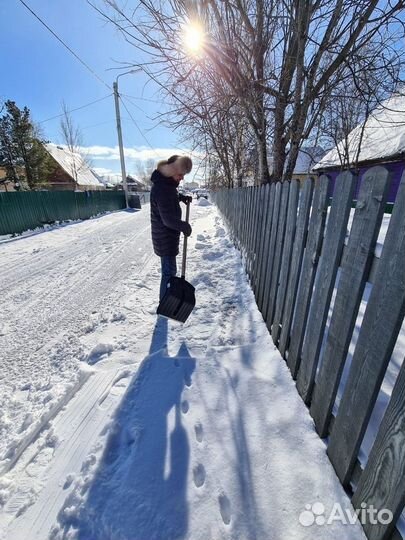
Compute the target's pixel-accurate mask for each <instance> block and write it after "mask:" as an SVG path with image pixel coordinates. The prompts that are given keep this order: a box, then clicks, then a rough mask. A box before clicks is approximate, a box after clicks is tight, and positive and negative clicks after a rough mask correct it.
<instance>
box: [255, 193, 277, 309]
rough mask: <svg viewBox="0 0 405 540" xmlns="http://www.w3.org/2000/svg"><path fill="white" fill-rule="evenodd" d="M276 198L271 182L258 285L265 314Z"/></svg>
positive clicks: (258, 302)
mask: <svg viewBox="0 0 405 540" xmlns="http://www.w3.org/2000/svg"><path fill="white" fill-rule="evenodd" d="M275 200H276V184H271V186H270V193H269V200H268V210H267V220H266V231H265V238H264V249H263V258H262V263H261V268H260V280H259V285H258V299H257V306H258V308H259V311H260V312H261V313H262V314H263V308H264V298H265V296H264V292H265V288H266V279H267V274H268V266H269V250H270V242H271V231H272V229H273V224H274V219H273V216H274V203H275Z"/></svg>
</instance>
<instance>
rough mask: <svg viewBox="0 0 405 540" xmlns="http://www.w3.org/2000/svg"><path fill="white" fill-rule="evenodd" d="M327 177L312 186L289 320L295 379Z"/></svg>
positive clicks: (323, 214) (318, 248) (319, 242)
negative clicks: (299, 269)
mask: <svg viewBox="0 0 405 540" xmlns="http://www.w3.org/2000/svg"><path fill="white" fill-rule="evenodd" d="M328 187H329V177H328V176H326V175H322V176H321V177H320V178H319V179H318V181H317V182H316V185H315V191H314V198H313V204H312V213H311V218H310V222H309V229H308V240H307V244H306V247H305V253H304V259H303V263H302V274H301V279H300V283H299V287H298V294H297V300H296V309H295V314H294V318H293V323H292V328H291V335H290V346H289V349H288V356H287V365H288V367H289V368H290V370H291V373H292V376H293V377H294V378H295V377H296V375H297V371H298V368H299V364H300V360H301V348H302V342H303V340H304V332H305V327H306V323H307V317H308V311H309V305H310V301H311V297H312V288H313V284H314V279H315V272H316V268H317V265H318V259H319V254H320V251H321V247H322V238H323V231H324V227H325V219H326V212H327V200H328Z"/></svg>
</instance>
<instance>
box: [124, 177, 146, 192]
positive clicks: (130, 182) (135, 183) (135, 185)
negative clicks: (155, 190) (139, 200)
mask: <svg viewBox="0 0 405 540" xmlns="http://www.w3.org/2000/svg"><path fill="white" fill-rule="evenodd" d="M127 187H128V191H149V188H148V186H146V185H145V184H144V183H143V182H141V181H140V180H137V179H136V178H134V177H133V176H131V175H129V174H128V175H127ZM117 188H118V189H123V186H122V182H119V183H118V184H117Z"/></svg>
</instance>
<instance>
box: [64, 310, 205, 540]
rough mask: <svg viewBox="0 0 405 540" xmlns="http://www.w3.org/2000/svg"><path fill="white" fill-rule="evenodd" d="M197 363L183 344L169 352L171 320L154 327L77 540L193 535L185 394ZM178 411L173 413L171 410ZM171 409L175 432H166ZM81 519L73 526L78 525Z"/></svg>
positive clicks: (168, 539) (138, 539) (142, 539)
mask: <svg viewBox="0 0 405 540" xmlns="http://www.w3.org/2000/svg"><path fill="white" fill-rule="evenodd" d="M194 369H195V360H194V359H193V358H191V357H190V355H189V353H188V350H187V347H186V345H185V344H184V343H183V344H182V346H181V347H180V350H179V352H178V354H177V355H176V356H175V357H169V356H168V354H167V320H166V319H162V318H159V320H158V321H157V323H156V326H155V329H154V332H153V337H152V343H151V347H150V354H149V355H148V356H147V357H146V358H145V359H144V360H143V362H142V364H141V365H140V367H139V370H138V372H137V374H136V377H135V378H134V380H133V381H132V382H131V384H130V386H129V388H128V390H127V392H126V394H125V396H124V398H123V400H122V402H121V404H120V407H119V410H118V411H117V413H116V415H115V418H114V419H113V427H112V428H111V431H110V434H109V438H108V442H107V445H106V448H105V452H104V455H103V458H102V460H101V463H100V465H99V467H98V470H97V472H96V474H95V477H94V478H93V479H92V481H91V486H90V488H89V490H88V493H87V494H86V495H85V500H86V502H85V504H84V505H83V506H82V508H81V510H80V512H79V515H78V516H77V518H78V519H77V520H75V519H73V520H72V521H71V522H70V526H69V527H66V525H67V523H65V527H64V532H65V533H68V529H69V528H70V527H73V528H74V529H76V530H77V537H78V538H79V539H80V540H115V539H116V540H118V539H119V540H124V539H125V540H163V539H164V540H180V539H182V538H184V536H185V535H186V533H187V529H188V506H187V474H188V469H189V455H190V449H189V442H188V438H187V433H186V430H185V429H184V427H183V425H182V418H181V416H182V412H181V395H182V392H183V389H184V385H185V384H187V385H190V384H191V374H192V373H193V371H194ZM173 409H174V410H173ZM170 411H172V414H173V413H174V418H173V417H172V419H173V422H172V424H174V427H173V430H172V432H171V433H170V436H169V434H168V415H169V413H170ZM75 521H76V522H75Z"/></svg>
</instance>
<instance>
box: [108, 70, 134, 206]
mask: <svg viewBox="0 0 405 540" xmlns="http://www.w3.org/2000/svg"><path fill="white" fill-rule="evenodd" d="M138 71H141V69H140V68H137V69H131V70H129V71H125V72H124V73H120V74H119V75H117V78H116V79H115V82H113V90H114V102H115V116H116V119H117V133H118V146H119V150H120V161H121V177H122V187H123V189H124V195H125V206H126V208H128V207H129V204H128V186H127V173H126V170H125V158H124V145H123V143H122V129H121V116H120V101H119V93H118V79H119V78H120V77H122V76H123V75H128V74H129V73H137V72H138Z"/></svg>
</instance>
